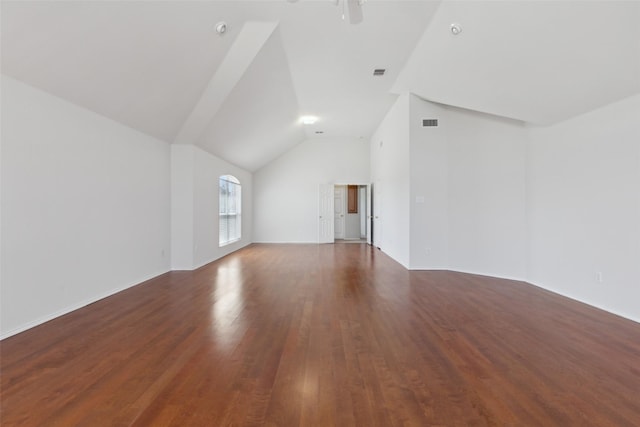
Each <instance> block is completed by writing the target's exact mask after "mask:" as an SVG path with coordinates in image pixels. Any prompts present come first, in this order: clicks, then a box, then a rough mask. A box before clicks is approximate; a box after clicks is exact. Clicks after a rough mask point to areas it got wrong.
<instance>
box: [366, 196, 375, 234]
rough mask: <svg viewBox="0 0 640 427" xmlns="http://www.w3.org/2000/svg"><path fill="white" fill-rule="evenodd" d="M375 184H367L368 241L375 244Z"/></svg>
mask: <svg viewBox="0 0 640 427" xmlns="http://www.w3.org/2000/svg"><path fill="white" fill-rule="evenodd" d="M372 189H373V184H369V185H367V219H366V221H367V225H366V227H367V243H368V244H370V245H371V244H373V236H372V234H371V232H372V231H373V197H372V195H373V190H372Z"/></svg>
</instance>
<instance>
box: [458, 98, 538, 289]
mask: <svg viewBox="0 0 640 427" xmlns="http://www.w3.org/2000/svg"><path fill="white" fill-rule="evenodd" d="M445 127H446V132H447V140H448V142H447V144H448V205H449V206H448V219H449V224H448V226H449V233H448V237H449V258H448V263H449V269H451V270H457V271H465V272H470V273H477V274H485V275H491V276H499V277H505V278H511V279H518V280H522V279H525V278H526V239H527V232H526V230H527V221H526V206H525V202H526V161H525V156H526V142H527V135H526V131H525V128H524V126H523V124H522V123H521V122H518V121H515V120H510V119H503V118H499V117H495V116H491V115H487V114H482V113H477V112H472V111H466V110H460V109H456V108H453V107H451V108H447V121H446V126H445Z"/></svg>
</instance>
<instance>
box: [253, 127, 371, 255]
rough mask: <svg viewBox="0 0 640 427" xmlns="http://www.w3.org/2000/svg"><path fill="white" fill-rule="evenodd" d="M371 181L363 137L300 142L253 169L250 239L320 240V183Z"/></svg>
mask: <svg viewBox="0 0 640 427" xmlns="http://www.w3.org/2000/svg"><path fill="white" fill-rule="evenodd" d="M368 181H369V147H368V143H367V142H366V141H365V140H360V139H345V138H319V139H310V140H307V141H305V142H302V143H301V144H299V145H298V146H296V147H295V148H293V149H292V150H290V151H288V152H287V153H285V154H284V155H283V156H281V157H279V158H278V159H276V160H274V161H273V162H271V163H269V164H268V165H267V166H265V167H263V168H262V169H260V170H258V171H257V172H255V174H254V198H253V202H254V205H253V211H254V222H253V224H254V241H255V242H294V243H303V242H304V243H309V242H317V241H318V185H319V184H330V183H335V184H361V183H367V182H368Z"/></svg>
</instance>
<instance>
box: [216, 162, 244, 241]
mask: <svg viewBox="0 0 640 427" xmlns="http://www.w3.org/2000/svg"><path fill="white" fill-rule="evenodd" d="M219 187H220V209H219V212H220V216H219V218H220V236H219V245H220V246H224V245H228V244H229V243H233V242H237V241H238V240H240V237H241V236H242V220H241V217H240V214H241V211H242V209H241V205H242V192H241V190H242V188H241V187H240V181H238V179H237V178H236V177H235V176H232V175H222V176H221V177H220V179H219Z"/></svg>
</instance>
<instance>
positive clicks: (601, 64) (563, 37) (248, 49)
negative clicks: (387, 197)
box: [1, 0, 640, 171]
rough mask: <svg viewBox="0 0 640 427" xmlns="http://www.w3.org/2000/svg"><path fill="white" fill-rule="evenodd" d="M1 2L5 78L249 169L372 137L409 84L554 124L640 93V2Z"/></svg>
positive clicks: (435, 97) (463, 103) (434, 97)
mask: <svg viewBox="0 0 640 427" xmlns="http://www.w3.org/2000/svg"><path fill="white" fill-rule="evenodd" d="M353 1H357V0H353ZM336 3H338V4H336ZM1 7H2V53H1V54H2V72H3V74H6V75H9V76H11V77H13V78H16V79H18V80H21V81H23V82H25V83H27V84H30V85H32V86H35V87H38V88H40V89H42V90H44V91H46V92H49V93H51V94H53V95H55V96H58V97H60V98H63V99H66V100H68V101H70V102H73V103H75V104H78V105H80V106H82V107H85V108H87V109H90V110H93V111H95V112H96V113H99V114H101V115H103V116H106V117H108V118H111V119H113V120H115V121H118V122H120V123H123V124H125V125H127V126H130V127H132V128H134V129H137V130H139V131H141V132H144V133H147V134H149V135H153V136H155V137H157V138H159V139H161V140H164V141H167V142H169V143H177V144H180V143H192V144H196V145H198V146H200V147H202V148H203V149H205V150H207V151H209V152H211V153H213V154H215V155H218V156H219V157H222V158H224V159H225V160H227V161H229V162H231V163H234V164H237V165H238V166H241V167H243V168H245V169H247V170H250V171H255V170H257V169H259V168H260V167H262V166H264V165H265V164H266V163H268V162H270V161H271V160H273V159H274V158H276V157H278V156H279V155H281V154H282V153H283V152H285V151H286V150H288V149H290V148H291V147H293V146H295V145H296V144H298V143H300V142H302V141H303V140H305V139H308V138H325V137H338V136H339V137H344V136H347V137H352V138H359V137H362V138H367V137H369V136H370V135H371V134H372V133H373V131H374V130H375V128H376V126H377V124H378V123H379V122H380V120H381V119H382V117H383V116H384V114H385V113H386V111H387V110H388V109H389V107H390V106H391V105H392V103H393V101H394V100H395V96H396V95H394V94H397V93H401V92H404V91H410V92H413V93H416V94H418V95H419V96H421V97H423V98H425V99H428V100H431V101H434V102H439V103H443V104H449V105H455V106H458V107H463V108H468V109H473V110H477V111H482V112H487V113H491V114H496V115H501V116H505V117H511V118H515V119H519V120H523V121H527V122H532V123H540V124H546V123H553V122H557V121H560V120H563V119H566V118H568V117H571V116H573V115H577V114H580V113H582V112H584V111H587V110H590V109H593V108H596V107H598V106H601V105H605V104H607V103H610V102H613V101H615V100H618V99H621V98H624V97H626V96H630V95H633V94H634V93H637V92H640V2H635V1H619V2H617V1H582V2H573V1H567V2H562V1H556V2H550V1H481V0H476V1H448V0H444V1H443V2H440V1H428V0H427V1H419V0H413V1H398V0H386V1H384V0H379V1H376V0H369V1H366V2H364V4H363V5H362V7H361V12H362V16H363V20H362V22H361V23H359V24H356V25H352V24H349V22H348V16H347V19H344V20H343V19H342V15H343V13H344V2H343V1H342V0H340V1H338V2H336V0H306V1H305V0H299V1H297V2H296V1H293V2H292V1H286V0H258V1H243V0H232V1H216V0H214V1H43V2H36V1H28V2H27V1H3V2H2V4H1ZM220 21H224V22H226V23H227V32H226V33H225V34H224V35H222V36H221V35H219V34H218V33H217V32H216V30H215V27H216V24H217V23H218V22H220ZM452 23H458V24H459V25H460V27H461V29H462V32H461V33H460V34H459V35H453V34H452V33H451V31H450V26H451V24H452ZM376 68H385V69H386V70H387V72H386V74H385V75H384V76H382V77H375V76H373V75H372V74H373V70H374V69H376ZM301 115H314V116H317V117H318V121H317V122H316V123H315V124H314V125H311V126H304V125H302V124H301V123H300V121H299V117H300V116H301ZM316 132H323V133H321V134H318V133H316Z"/></svg>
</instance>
